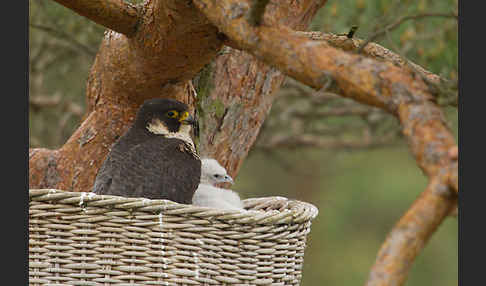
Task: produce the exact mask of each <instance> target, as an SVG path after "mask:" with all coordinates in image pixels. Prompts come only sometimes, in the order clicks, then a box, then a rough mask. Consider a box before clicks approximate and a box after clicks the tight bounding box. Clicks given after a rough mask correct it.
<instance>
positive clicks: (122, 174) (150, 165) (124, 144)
mask: <svg viewBox="0 0 486 286" xmlns="http://www.w3.org/2000/svg"><path fill="white" fill-rule="evenodd" d="M187 110H188V107H187V105H186V104H184V103H182V102H179V101H176V100H172V99H151V100H147V101H145V102H144V103H143V105H142V107H140V109H139V110H138V112H137V115H136V118H135V122H134V123H133V125H132V126H131V127H130V128H129V129H128V131H127V132H126V133H125V134H123V136H121V137H120V139H119V140H118V141H117V142H116V143H115V144H114V145H113V148H112V149H111V151H110V152H109V153H108V156H107V157H106V159H105V161H104V163H103V165H102V166H101V168H100V169H99V171H98V174H97V176H96V180H95V183H94V186H93V192H94V193H96V194H99V195H117V196H124V197H144V198H149V199H167V200H171V201H174V202H177V203H183V204H190V203H191V201H192V196H193V194H194V191H195V190H196V189H197V187H198V185H199V181H200V177H201V160H200V158H199V156H198V155H197V153H196V150H195V148H194V143H193V141H192V139H191V136H190V132H191V126H192V125H193V124H194V120H193V118H192V116H190V115H189V112H188V111H187Z"/></svg>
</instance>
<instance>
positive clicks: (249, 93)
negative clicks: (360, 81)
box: [29, 0, 325, 191]
mask: <svg viewBox="0 0 486 286" xmlns="http://www.w3.org/2000/svg"><path fill="white" fill-rule="evenodd" d="M83 2H84V1H75V2H73V3H75V4H76V5H78V6H76V7H77V8H76V10H77V11H78V10H83V11H84V12H85V14H83V15H85V16H86V17H88V18H90V19H93V18H96V17H97V15H98V14H97V12H96V11H94V12H93V10H92V9H91V10H90V9H87V7H83V6H82V5H83ZM324 2H325V1H317V0H307V1H301V2H300V3H294V1H290V0H289V1H288V3H287V4H288V5H275V4H274V5H269V7H268V9H267V11H268V13H267V14H266V15H265V21H266V22H267V23H270V22H279V23H282V24H285V25H289V26H291V27H293V28H297V29H302V28H304V27H306V26H307V24H308V23H309V22H310V20H311V18H312V17H313V15H314V14H315V12H316V11H317V9H318V8H319V7H321V6H322V5H323V4H324ZM85 3H86V4H87V5H88V6H89V5H91V4H92V3H94V2H90V1H88V2H85ZM73 5H74V4H73ZM144 5H145V6H143V7H141V8H140V9H139V11H140V12H139V19H138V20H137V29H136V32H135V34H133V35H131V36H130V37H126V36H125V35H122V34H120V33H117V32H114V31H107V32H106V33H105V37H104V39H103V41H102V43H101V45H100V48H99V51H98V54H97V56H96V59H95V62H94V64H93V66H92V68H91V72H90V75H89V77H88V83H87V103H88V112H87V114H86V115H85V118H84V121H83V123H82V124H81V125H80V127H79V128H78V130H76V132H75V133H74V134H73V135H72V136H71V138H70V139H69V140H68V141H67V142H66V144H65V145H64V146H62V147H61V148H60V149H59V150H46V149H32V150H30V160H29V164H30V169H29V186H30V188H40V187H49V188H59V189H63V190H68V191H89V190H90V189H91V187H92V184H93V181H94V178H95V176H96V173H97V171H98V168H99V166H100V165H101V163H102V162H103V160H104V158H105V157H106V154H107V153H108V151H109V148H110V146H111V145H112V144H113V142H114V141H115V140H116V139H117V138H118V137H119V136H120V135H121V134H123V132H124V131H125V130H126V129H127V127H128V125H129V124H130V123H131V122H132V120H133V118H134V116H135V113H136V110H137V109H138V107H139V106H140V104H141V103H142V102H143V101H144V100H146V99H149V98H154V97H172V98H176V99H179V100H181V101H183V102H186V103H188V104H189V105H191V106H195V104H194V100H195V99H194V98H193V97H192V96H191V94H190V92H189V87H188V85H187V84H186V82H187V80H189V79H191V78H192V77H193V76H194V75H195V74H196V73H197V72H198V71H199V70H200V69H201V68H202V67H203V66H204V65H206V64H207V63H209V62H210V61H211V59H213V58H214V57H215V55H216V54H217V53H218V51H219V50H220V48H221V47H222V41H223V40H224V37H221V34H220V33H219V32H218V29H217V28H216V27H214V26H213V25H212V24H210V23H209V21H208V20H207V19H206V17H205V16H204V15H203V14H201V13H200V12H199V11H198V10H197V9H195V7H194V6H193V5H192V2H190V1H176V0H167V1H163V0H152V1H146V2H145V3H144ZM110 7H111V6H110ZM88 8H89V7H88ZM111 8H112V7H111ZM111 8H110V9H111ZM215 65H216V66H219V67H218V68H217V69H219V70H220V72H219V73H218V74H217V75H215V77H214V81H213V84H214V86H223V85H225V84H226V86H228V85H227V84H230V86H231V88H230V89H222V90H221V91H218V90H219V89H210V91H208V94H207V95H208V97H207V98H215V97H219V96H221V98H219V100H220V101H222V102H223V104H224V106H226V107H228V106H236V105H235V103H237V102H240V105H239V106H241V107H242V108H241V109H238V110H235V109H231V108H230V109H229V110H228V112H227V116H228V117H227V119H230V120H235V122H238V124H240V123H241V124H243V122H244V120H243V118H245V117H247V116H246V114H247V113H248V112H249V110H254V111H253V112H254V115H256V116H255V117H254V118H250V119H245V120H247V121H249V122H247V123H244V124H245V126H246V128H243V126H242V125H238V124H234V125H231V124H228V123H230V122H231V121H227V123H226V124H224V125H222V126H221V127H222V128H221V129H220V130H219V131H217V132H214V131H213V132H212V133H211V134H212V135H211V136H216V135H217V137H216V139H217V140H214V138H212V139H211V141H210V140H205V139H206V138H209V137H207V136H206V135H205V134H204V135H203V140H201V144H200V145H201V147H202V148H201V149H204V150H206V151H207V153H206V154H208V155H212V156H215V158H217V159H218V160H220V161H221V162H222V163H224V164H225V165H227V166H228V167H229V169H230V172H231V174H232V175H235V173H236V172H237V170H238V168H239V166H240V165H241V163H242V162H243V160H244V158H245V157H246V155H247V152H248V149H249V148H250V146H251V144H252V142H253V141H254V139H255V138H256V135H257V134H258V131H259V128H260V126H261V124H262V122H263V120H264V117H265V116H266V114H267V112H268V109H269V108H270V106H271V101H272V97H271V94H272V93H273V92H274V91H275V90H276V89H277V88H278V87H279V86H280V83H281V81H282V79H283V75H281V74H280V73H279V72H277V71H275V70H274V69H271V68H269V67H267V66H265V65H264V64H262V63H260V62H258V61H257V60H256V59H254V58H253V57H252V56H249V55H244V53H241V52H238V51H235V55H234V56H233V57H230V58H226V59H221V62H220V63H218V61H216V62H215ZM245 67H246V69H245ZM225 68H228V69H229V70H232V72H231V73H230V74H228V73H226V74H225V72H224V69H225ZM228 75H229V76H231V78H228V79H223V78H221V77H222V76H228ZM238 79H239V80H238ZM236 85H241V88H235V87H236ZM253 105H255V106H253ZM233 111H236V112H233ZM206 114H207V115H208V116H207V117H206V118H205V119H203V122H202V124H203V125H205V126H211V125H212V124H214V123H215V122H216V121H218V122H219V117H218V115H219V114H215V113H214V112H211V110H208V111H207V113H206ZM206 121H207V122H206ZM240 128H241V129H240ZM217 133H219V134H217ZM238 134H239V135H238ZM205 136H206V137H205ZM224 137H227V138H225V139H222V138H224ZM243 138H244V139H243ZM239 139H242V141H238V140H239ZM228 142H231V145H232V146H231V148H229V149H228V146H229V145H228V144H229V143H228Z"/></svg>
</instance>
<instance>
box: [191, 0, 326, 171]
mask: <svg viewBox="0 0 486 286" xmlns="http://www.w3.org/2000/svg"><path fill="white" fill-rule="evenodd" d="M324 3H325V1H322V2H320V1H300V2H299V3H298V4H297V3H295V1H279V2H278V5H277V4H276V2H275V3H273V4H272V3H270V4H268V6H267V8H266V10H265V15H264V22H263V24H265V25H272V26H276V25H285V26H287V27H289V28H291V29H295V30H305V29H306V28H307V26H308V25H309V24H310V21H311V20H312V18H313V17H314V15H315V13H316V12H317V10H318V9H319V8H320V7H322V5H324ZM284 77H285V75H284V74H282V73H281V72H280V71H278V70H277V69H275V68H273V67H271V66H269V65H266V64H264V63H262V62H261V61H259V60H257V59H256V58H255V57H254V56H252V55H250V54H248V53H246V52H243V51H240V50H237V49H232V48H230V47H226V48H225V49H224V50H223V51H222V52H221V53H220V55H219V56H218V57H217V58H216V59H215V60H214V61H212V62H211V64H210V65H208V66H207V67H206V68H205V69H204V70H203V71H202V72H201V73H200V75H199V80H198V81H197V85H196V87H197V89H198V91H199V94H198V106H199V110H198V112H199V116H200V117H201V119H202V120H200V122H201V126H200V129H201V135H200V141H199V142H200V147H199V148H200V153H201V155H202V156H207V157H212V158H217V159H218V160H219V161H220V163H221V164H222V165H224V166H225V167H226V169H227V170H228V173H229V174H230V175H231V176H233V177H235V176H236V175H237V173H238V170H239V168H240V167H241V164H242V163H243V161H244V159H245V158H246V156H247V154H248V151H249V149H250V148H251V146H252V145H253V143H254V142H255V139H256V137H257V135H258V132H259V130H260V127H261V126H262V124H263V121H264V120H265V117H266V116H267V114H268V113H269V111H270V108H271V106H272V102H273V99H274V94H275V91H276V90H278V88H279V87H280V85H281V84H282V82H283V80H284Z"/></svg>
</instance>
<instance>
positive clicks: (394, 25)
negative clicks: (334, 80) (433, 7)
mask: <svg viewBox="0 0 486 286" xmlns="http://www.w3.org/2000/svg"><path fill="white" fill-rule="evenodd" d="M430 17H445V18H455V19H456V20H458V17H457V15H456V14H453V13H422V14H417V15H407V16H402V17H400V18H399V19H398V20H397V21H395V22H393V23H391V24H390V25H387V26H386V27H384V28H383V29H380V30H378V31H376V32H375V33H373V34H372V35H371V36H370V37H369V38H368V39H366V41H364V43H363V44H362V45H361V46H360V47H359V49H358V53H361V51H363V49H364V48H365V47H366V45H368V43H370V42H372V41H375V40H376V39H378V38H379V37H381V36H383V35H385V34H386V33H387V32H389V31H391V30H393V29H395V28H397V27H398V26H400V25H401V24H403V23H404V22H406V21H408V20H417V19H423V18H430Z"/></svg>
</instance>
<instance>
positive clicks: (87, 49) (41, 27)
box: [29, 23, 96, 57]
mask: <svg viewBox="0 0 486 286" xmlns="http://www.w3.org/2000/svg"><path fill="white" fill-rule="evenodd" d="M29 26H30V27H32V28H35V29H39V30H41V31H44V32H46V33H49V34H51V35H53V36H55V37H56V38H58V39H61V40H65V41H67V42H69V43H71V44H73V45H74V46H75V47H76V48H78V49H79V50H81V51H82V52H84V53H85V54H87V55H88V56H91V57H94V56H96V51H94V50H93V49H91V48H90V47H88V46H86V45H84V44H82V43H80V42H78V41H77V40H76V39H74V38H72V37H71V36H70V35H69V34H67V33H64V32H63V31H60V30H57V29H53V28H51V27H48V26H44V25H39V24H33V23H29Z"/></svg>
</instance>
